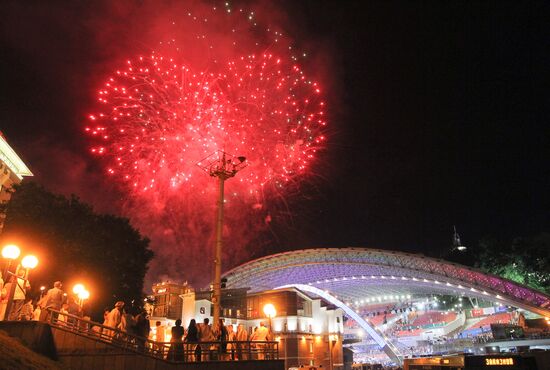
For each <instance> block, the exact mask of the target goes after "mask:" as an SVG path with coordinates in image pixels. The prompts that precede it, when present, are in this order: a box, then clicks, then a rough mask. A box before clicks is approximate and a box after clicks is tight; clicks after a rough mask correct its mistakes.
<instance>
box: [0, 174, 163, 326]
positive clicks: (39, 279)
mask: <svg viewBox="0 0 550 370" xmlns="http://www.w3.org/2000/svg"><path fill="white" fill-rule="evenodd" d="M1 240H2V242H3V244H2V245H4V244H6V243H8V242H14V243H17V244H19V245H20V247H21V248H22V249H23V250H24V252H25V253H36V255H37V256H38V258H39V260H40V263H39V265H38V267H37V268H36V269H35V270H34V271H32V272H31V278H30V280H31V283H32V285H33V291H34V292H35V294H36V292H37V291H38V289H39V287H40V286H41V285H44V286H47V287H48V286H49V287H51V285H52V284H53V282H54V281H55V280H61V281H63V283H64V289H65V291H66V292H67V293H69V294H70V293H72V292H71V290H72V286H73V284H74V283H77V282H83V283H84V284H85V286H86V287H87V288H89V290H90V292H91V297H90V298H91V299H90V301H89V307H90V310H89V311H90V312H91V313H92V315H93V317H94V318H95V319H98V320H102V314H101V313H102V311H103V309H104V308H105V307H112V306H113V303H114V302H115V301H117V300H122V301H125V302H126V304H127V305H128V306H131V305H132V304H133V305H134V306H135V307H141V303H142V298H143V280H144V277H145V273H146V272H147V265H148V263H149V261H150V260H151V259H152V258H153V252H152V251H151V250H150V249H149V240H148V239H147V238H144V237H142V236H141V235H140V233H139V232H138V231H137V230H136V229H134V228H133V227H132V226H131V225H130V222H129V220H128V219H126V218H122V217H117V216H113V215H106V214H97V213H95V212H94V211H93V209H92V207H91V206H90V205H88V204H85V203H83V202H82V201H80V200H79V199H78V198H77V197H76V196H74V195H72V196H71V197H70V198H66V197H64V196H62V195H56V194H53V193H51V192H49V191H47V190H46V189H44V188H43V187H42V186H40V185H38V184H36V183H33V182H25V183H23V184H21V185H19V186H17V189H16V191H15V193H14V194H13V196H12V198H11V201H10V202H9V203H8V204H7V207H6V221H5V226H4V231H3V234H2V237H1Z"/></svg>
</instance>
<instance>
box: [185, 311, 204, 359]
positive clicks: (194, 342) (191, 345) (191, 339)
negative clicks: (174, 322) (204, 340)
mask: <svg viewBox="0 0 550 370" xmlns="http://www.w3.org/2000/svg"><path fill="white" fill-rule="evenodd" d="M185 342H186V343H188V344H186V345H185V353H186V356H185V357H186V358H185V361H193V355H192V353H194V357H195V358H194V360H195V361H200V357H201V350H200V348H201V347H200V346H199V345H198V342H199V330H198V328H197V323H196V321H195V319H191V321H190V322H189V326H188V327H187V336H186V337H185Z"/></svg>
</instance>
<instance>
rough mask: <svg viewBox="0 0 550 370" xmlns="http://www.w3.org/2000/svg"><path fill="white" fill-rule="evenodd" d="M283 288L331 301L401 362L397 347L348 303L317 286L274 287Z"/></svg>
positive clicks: (386, 351) (292, 285)
mask: <svg viewBox="0 0 550 370" xmlns="http://www.w3.org/2000/svg"><path fill="white" fill-rule="evenodd" d="M285 288H296V289H299V290H302V291H304V292H309V293H313V294H315V295H318V296H319V297H322V298H324V299H325V300H327V301H328V302H330V303H332V304H333V305H335V306H336V307H339V308H341V309H342V310H343V311H344V312H345V313H346V315H348V316H349V317H351V318H352V319H353V320H355V322H357V324H359V326H361V328H363V329H365V331H366V332H367V333H368V334H369V336H370V337H371V338H372V339H374V341H375V342H376V343H377V344H378V345H379V346H380V347H381V348H382V350H383V351H384V352H385V353H386V354H387V355H388V357H389V358H390V359H392V360H393V361H395V363H398V364H402V363H403V360H402V358H401V355H400V353H399V350H398V349H397V347H395V346H394V345H393V343H391V341H390V340H388V339H387V338H386V336H385V335H384V334H383V333H382V332H380V330H378V329H377V328H376V326H374V325H372V324H369V323H368V322H367V321H366V320H364V319H363V318H362V317H361V316H360V315H358V314H357V313H356V312H355V311H354V310H352V309H351V308H350V307H349V306H348V305H346V304H345V303H344V302H342V301H340V300H339V299H337V298H336V297H334V296H333V295H331V294H329V293H327V292H325V291H323V290H321V289H319V288H315V287H312V286H309V285H303V284H289V285H284V286H281V287H277V288H276V289H285Z"/></svg>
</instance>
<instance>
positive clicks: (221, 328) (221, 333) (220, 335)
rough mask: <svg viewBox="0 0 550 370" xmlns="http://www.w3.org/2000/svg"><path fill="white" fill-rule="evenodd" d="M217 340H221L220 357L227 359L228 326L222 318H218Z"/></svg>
mask: <svg viewBox="0 0 550 370" xmlns="http://www.w3.org/2000/svg"><path fill="white" fill-rule="evenodd" d="M216 332H217V338H216V339H217V340H218V341H219V342H220V348H219V359H220V360H225V354H226V353H227V328H226V327H225V325H224V321H223V319H222V318H220V319H219V320H218V327H217V330H216Z"/></svg>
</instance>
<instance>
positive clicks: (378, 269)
mask: <svg viewBox="0 0 550 370" xmlns="http://www.w3.org/2000/svg"><path fill="white" fill-rule="evenodd" d="M224 277H225V278H227V284H226V285H227V287H228V288H242V287H249V288H251V289H252V291H262V290H269V289H274V288H276V287H280V286H284V285H290V284H303V285H308V286H312V287H316V288H318V289H321V290H323V291H327V292H329V293H331V294H332V295H333V296H335V297H337V298H338V299H339V300H341V301H343V302H353V301H354V300H359V299H361V298H362V297H365V296H373V295H374V296H376V295H378V296H380V295H381V294H388V293H389V294H397V295H399V294H401V295H402V294H406V293H411V294H430V293H440V294H458V295H465V296H470V297H477V298H480V299H485V300H490V301H494V302H498V303H503V304H506V305H510V306H514V307H518V308H522V309H525V310H528V311H531V312H535V313H538V314H540V315H543V316H548V317H550V297H549V296H548V295H546V294H544V293H542V292H539V291H537V290H534V289H531V288H529V287H527V286H524V285H521V284H518V283H515V282H513V281H510V280H507V279H504V278H501V277H498V276H495V275H490V274H486V273H483V272H481V271H479V270H476V269H473V268H469V267H466V266H462V265H458V264H455V263H451V262H447V261H444V260H441V259H435V258H429V257H425V256H423V255H419V254H411V253H403V252H394V251H387V250H381V249H368V248H326V249H303V250H297V251H291V252H285V253H279V254H274V255H271V256H266V257H262V258H259V259H256V260H253V261H250V262H247V263H245V264H243V265H240V266H238V267H236V268H234V269H232V270H230V271H228V272H227V273H225V274H224Z"/></svg>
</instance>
